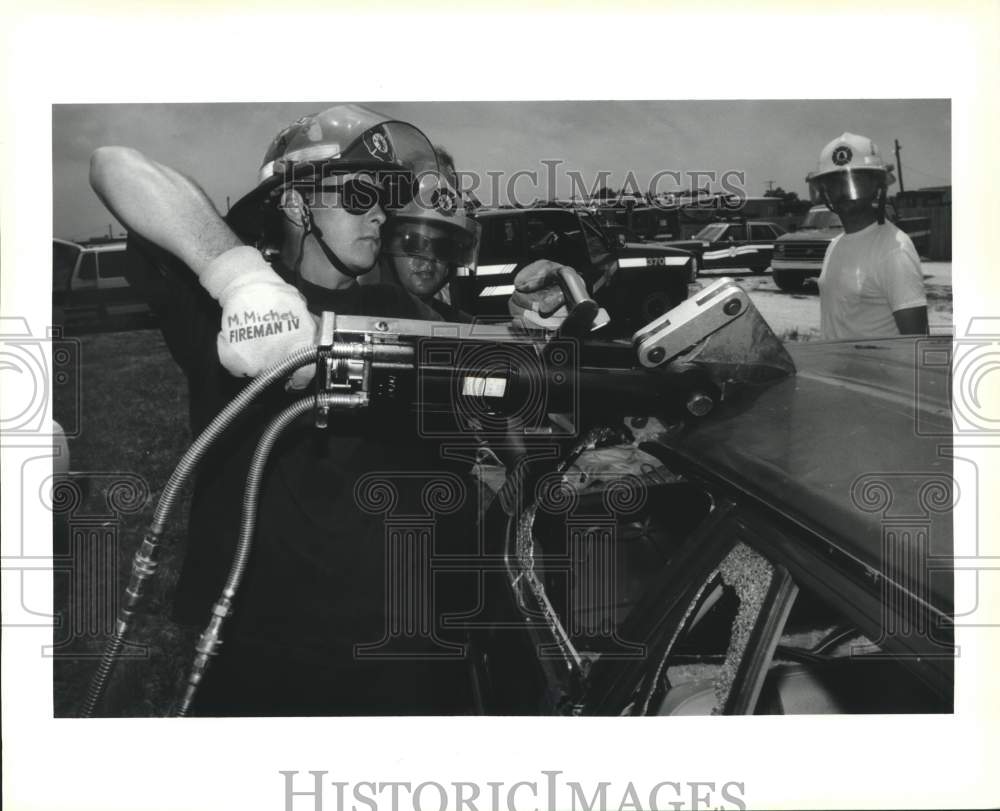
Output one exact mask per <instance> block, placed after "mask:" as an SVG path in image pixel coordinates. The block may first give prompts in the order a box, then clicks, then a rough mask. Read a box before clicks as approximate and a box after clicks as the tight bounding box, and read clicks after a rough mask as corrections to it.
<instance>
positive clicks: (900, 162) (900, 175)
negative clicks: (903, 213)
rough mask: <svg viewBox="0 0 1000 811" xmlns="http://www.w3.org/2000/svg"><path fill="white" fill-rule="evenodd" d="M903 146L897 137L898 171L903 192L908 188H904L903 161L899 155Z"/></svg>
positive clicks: (900, 187) (900, 189) (900, 188)
mask: <svg viewBox="0 0 1000 811" xmlns="http://www.w3.org/2000/svg"><path fill="white" fill-rule="evenodd" d="M902 148H903V147H901V146H900V145H899V139H898V138H897V139H896V171H897V172H899V191H900V192H901V193H902V192H904V191H906V189H905V188H903V161H902V160H901V159H900V157H899V150H900V149H902Z"/></svg>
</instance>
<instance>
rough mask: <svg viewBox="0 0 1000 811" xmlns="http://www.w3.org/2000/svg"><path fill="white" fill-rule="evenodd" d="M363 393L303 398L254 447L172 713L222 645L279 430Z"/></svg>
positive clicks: (182, 706) (188, 703)
mask: <svg viewBox="0 0 1000 811" xmlns="http://www.w3.org/2000/svg"><path fill="white" fill-rule="evenodd" d="M366 402H367V397H366V395H364V394H362V393H354V394H320V395H319V396H318V397H304V398H303V399H301V400H298V401H297V402H295V403H292V405H290V406H288V408H286V409H285V410H284V411H282V412H281V413H280V414H278V416H277V417H275V418H274V419H273V420H272V421H271V422H270V423H269V424H268V426H267V428H266V429H265V430H264V433H263V434H262V435H261V438H260V441H259V442H258V443H257V448H256V450H255V451H254V455H253V459H252V460H251V462H250V469H249V471H248V472H247V484H246V488H245V489H244V491H243V515H242V520H241V523H240V535H239V541H238V543H237V546H236V554H235V555H234V557H233V563H232V566H231V568H230V570H229V577H228V578H227V580H226V585H225V587H224V588H223V589H222V594H221V596H220V597H219V599H218V601H217V602H216V603H215V605H214V606H213V607H212V618H211V620H209V623H208V626H207V627H206V628H205V630H204V632H203V633H202V635H201V638H200V639H199V640H198V644H197V645H196V647H195V650H196V651H197V652H196V654H195V658H194V663H193V664H192V665H191V671H190V673H189V674H188V680H187V685H186V686H185V689H184V695H183V697H182V698H181V700H180V702H179V704H178V705H177V706H176V708H175V709H174V712H173V715H174V716H176V717H180V718H183V717H185V716H187V715H188V713H189V712H190V711H191V707H192V705H193V703H194V698H195V695H196V694H197V691H198V687H199V685H200V684H201V680H202V678H204V675H205V672H206V671H207V670H208V666H209V663H210V662H211V658H212V656H213V655H214V654H215V652H216V648H218V646H219V645H221V644H222V626H223V625H224V624H225V621H226V619H227V618H228V616H229V614H230V612H231V611H232V603H233V599H234V598H235V597H236V592H237V590H238V589H239V587H240V583H241V582H242V580H243V574H244V572H245V571H246V566H247V561H248V560H249V558H250V548H251V545H252V543H253V535H254V530H255V528H256V524H257V502H258V498H259V496H260V485H261V481H262V480H263V477H264V468H265V467H266V465H267V460H268V457H269V456H270V454H271V450H272V449H273V448H274V444H275V442H277V440H278V437H279V436H280V435H281V434H282V432H283V431H284V430H285V429H286V428H288V426H289V425H290V424H291V423H292V422H293V421H294V420H295V419H296V418H298V417H299V416H301V415H302V414H305V413H306V412H308V411H309V410H311V409H312V408H314V407H327V408H357V407H360V406H363V405H365V404H366Z"/></svg>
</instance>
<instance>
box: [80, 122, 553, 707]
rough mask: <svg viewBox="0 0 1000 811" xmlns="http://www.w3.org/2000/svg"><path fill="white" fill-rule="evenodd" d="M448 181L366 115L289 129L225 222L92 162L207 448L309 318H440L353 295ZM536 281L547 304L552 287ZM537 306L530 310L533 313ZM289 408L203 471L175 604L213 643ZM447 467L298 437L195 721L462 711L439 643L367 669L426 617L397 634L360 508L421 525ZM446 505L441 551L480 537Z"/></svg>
mask: <svg viewBox="0 0 1000 811" xmlns="http://www.w3.org/2000/svg"><path fill="white" fill-rule="evenodd" d="M436 173H437V163H436V156H435V153H434V149H433V147H432V146H431V145H430V143H429V142H428V140H427V139H426V137H425V136H424V135H423V133H421V132H420V131H419V130H417V129H416V128H414V127H412V126H410V125H408V124H405V123H403V122H399V121H394V120H391V119H388V118H386V117H385V116H381V115H379V114H378V113H375V112H374V111H371V110H368V109H366V108H363V107H358V106H355V105H340V106H338V107H334V108H331V109H330V110H326V111H324V112H322V113H319V114H316V115H313V116H307V117H305V118H302V119H300V120H299V121H297V122H295V123H294V124H292V125H291V126H289V127H287V128H285V129H284V130H282V131H281V132H280V133H279V134H278V136H277V137H276V138H275V139H274V141H273V142H272V144H271V146H270V147H269V149H268V150H267V153H266V155H265V159H264V162H263V164H262V166H261V170H260V178H259V183H258V185H257V186H256V187H255V188H254V189H253V190H252V191H251V192H249V193H248V194H247V195H246V196H245V197H244V198H242V199H241V200H240V201H239V202H238V203H237V204H236V205H235V206H234V207H233V209H232V211H231V212H230V215H229V217H228V218H227V219H228V222H227V221H224V220H223V219H222V218H221V217H220V216H219V214H218V213H217V212H216V210H215V208H214V206H213V205H212V203H211V201H210V200H209V198H208V197H207V195H206V194H205V193H204V192H203V191H202V190H201V189H200V188H199V187H198V186H197V184H196V183H194V182H193V181H192V180H190V179H189V178H187V177H185V176H183V175H181V174H180V173H178V172H176V171H174V170H172V169H170V168H169V167H166V166H163V165H161V164H159V163H157V162H155V161H153V160H150V159H149V158H147V157H146V156H144V155H142V154H141V153H139V152H137V151H135V150H132V149H128V148H124V147H103V148H101V149H99V150H97V151H96V152H95V154H94V156H93V158H92V161H91V183H92V185H93V187H94V189H95V191H96V192H97V193H98V195H99V196H100V197H101V199H102V200H103V201H104V202H105V204H106V205H107V206H108V208H109V209H110V210H111V211H112V213H113V214H114V215H115V216H116V217H117V218H118V219H119V220H120V221H121V222H122V223H123V224H124V225H125V227H126V228H127V229H128V231H129V234H130V251H131V253H132V254H133V256H134V257H135V258H136V259H137V260H139V261H133V262H132V263H130V268H131V270H130V273H131V278H130V281H131V282H132V283H133V284H136V285H137V286H140V287H142V288H144V289H145V290H146V292H147V295H148V296H149V298H150V300H151V304H152V306H153V308H154V310H155V311H156V313H157V314H158V316H159V319H160V324H161V328H162V330H163V334H164V338H165V340H166V343H167V345H168V347H169V349H170V351H171V354H172V355H173V357H174V359H175V360H176V361H177V362H178V364H179V365H180V366H181V368H182V369H183V370H184V372H185V374H186V377H187V380H188V386H189V397H190V421H191V428H192V433H194V434H197V433H199V432H200V431H201V430H202V429H203V428H204V427H205V426H206V425H207V424H208V422H209V421H210V420H211V419H212V418H213V417H214V416H215V415H216V414H217V413H218V412H219V410H220V409H221V408H222V407H223V406H224V405H225V404H226V403H227V402H229V400H230V399H231V398H232V397H233V396H235V395H236V394H237V393H238V391H239V390H240V388H241V387H242V386H243V385H244V384H245V379H246V377H248V376H252V375H255V374H257V373H259V372H260V371H261V370H263V369H264V368H266V367H267V366H269V365H270V364H271V363H273V362H274V361H275V360H277V359H279V358H281V357H283V356H285V355H286V354H287V353H288V352H290V351H292V350H294V349H295V348H296V347H298V346H301V345H303V344H306V343H311V342H313V341H314V339H315V322H314V318H313V316H315V315H317V314H318V313H320V312H322V311H324V310H333V311H335V312H338V313H342V314H362V315H374V316H379V315H382V316H387V317H403V318H423V319H439V318H440V317H441V316H440V315H438V314H437V313H436V312H435V311H434V310H432V309H430V308H428V307H427V306H426V305H425V304H423V303H422V302H421V301H420V300H419V299H417V298H415V297H413V296H411V295H409V294H407V293H406V292H405V291H404V290H402V289H401V288H400V287H397V286H394V285H359V284H358V279H359V278H360V277H361V276H362V275H363V274H365V273H367V272H368V271H370V270H371V269H372V268H373V267H374V266H375V264H376V260H377V257H378V255H379V252H380V249H381V247H382V243H383V234H382V226H383V225H384V224H385V222H386V217H387V210H388V211H392V210H395V209H398V208H402V207H403V206H405V205H406V204H407V203H408V202H412V201H410V200H409V195H408V192H407V190H408V189H409V190H410V191H411V192H413V191H419V186H416V185H415V184H414V182H415V181H416V180H417V178H418V177H419V176H421V175H422V174H431V175H434V174H436ZM424 233H425V234H426V231H425V232H424ZM438 247H441V246H438ZM466 247H468V246H466ZM452 258H454V256H452ZM548 264H551V263H548ZM526 270H527V269H526ZM540 279H541V277H540V276H539V277H538V278H536V279H534V280H533V281H532V287H533V289H539V288H543V287H544V286H545V285H544V282H542V281H540ZM526 296H527V299H528V306H529V307H530V306H532V305H533V303H534V302H533V301H532V294H531V293H527V294H526ZM546 303H547V302H546ZM536 308H537V307H536ZM220 325H221V327H222V328H221V329H220ZM310 376H311V370H305V371H304V373H303V374H301V375H298V376H297V377H296V378H295V379H294V380H293V381H292V383H293V385H294V386H302V385H305V383H306V382H307V380H308V378H309V377H310ZM290 397H292V394H291V393H289V392H287V391H283V390H280V389H278V390H275V391H273V392H271V393H270V394H269V395H268V396H267V397H266V398H265V399H263V400H262V401H261V402H259V403H258V404H257V405H256V407H255V410H253V411H252V412H251V413H250V414H249V415H248V416H247V417H246V418H245V419H242V420H241V421H240V422H239V423H238V424H237V425H236V426H234V427H233V428H231V429H230V430H229V431H228V432H227V434H226V435H225V437H224V439H223V441H222V442H221V443H220V444H218V445H216V446H215V447H214V449H213V450H212V451H211V452H210V453H209V454H208V455H207V456H206V457H205V459H204V461H203V462H202V464H201V466H200V468H199V476H198V480H197V483H196V486H195V491H194V495H193V499H192V505H191V512H190V517H189V523H188V540H187V549H186V554H185V558H184V564H183V568H182V571H181V575H180V580H179V582H178V586H177V596H176V600H175V610H174V614H175V617H176V618H177V619H178V620H179V621H181V622H184V623H190V624H198V625H201V624H203V623H204V621H205V619H206V618H207V617H208V612H209V609H210V606H211V604H212V602H213V601H214V599H215V598H216V597H217V595H218V591H219V589H220V587H221V584H222V582H223V580H224V577H225V574H226V572H227V571H228V568H229V565H230V562H231V557H232V553H233V550H234V548H235V546H236V539H237V532H238V528H239V518H240V511H241V499H242V491H243V485H244V482H245V476H246V471H247V469H248V466H249V462H250V458H251V456H252V453H253V450H254V447H255V446H256V443H257V441H258V439H259V437H260V434H261V431H262V429H263V426H264V425H266V423H267V422H268V421H269V420H270V418H271V417H273V416H274V415H275V414H276V413H277V412H278V411H279V410H280V409H281V408H282V407H284V406H285V405H286V404H287V403H288V402H289V398H290ZM444 465H445V463H443V462H442V460H441V458H440V453H439V451H438V448H437V447H436V446H429V445H427V444H426V443H423V442H421V441H420V440H419V438H417V437H416V436H415V432H414V431H413V429H412V426H406V425H402V424H399V425H389V426H387V425H384V424H377V423H376V421H375V420H374V418H372V417H371V415H369V414H367V413H359V414H352V415H351V416H350V417H346V416H343V415H338V417H337V419H336V420H334V421H333V422H332V424H331V429H330V430H329V431H328V432H327V433H324V434H317V432H316V431H315V430H314V429H312V428H311V427H310V426H309V425H308V424H296V425H294V426H293V427H292V428H291V429H290V430H289V431H288V432H287V433H286V434H285V435H284V436H283V438H282V441H281V443H280V445H279V447H278V448H277V449H276V450H275V453H274V455H273V457H272V459H271V462H270V464H269V467H268V469H267V472H266V475H265V479H264V482H263V486H262V490H261V494H260V501H259V507H258V513H257V521H258V522H257V527H256V531H255V541H254V551H253V554H252V555H251V556H250V560H249V566H248V569H247V571H246V575H245V578H244V581H243V586H242V588H241V590H240V594H239V595H238V597H237V602H236V605H235V612H234V615H233V617H232V618H231V619H230V620H229V623H228V624H227V627H226V634H225V642H224V644H223V646H222V653H221V655H220V656H219V657H218V659H217V660H216V661H215V663H214V664H213V665H212V667H211V668H210V669H209V671H208V674H207V676H206V678H205V680H204V683H203V685H202V688H201V691H200V693H199V697H198V702H197V704H196V706H195V711H196V712H198V713H200V714H203V715H204V714H208V715H353V714H366V715H377V714H414V713H418V714H451V713H458V712H464V711H467V710H468V709H469V708H470V706H471V699H470V697H469V693H468V687H467V684H466V682H465V670H464V665H463V663H462V662H461V661H460V660H456V659H454V658H450V659H449V658H443V657H441V656H439V655H438V654H440V653H441V646H440V644H439V642H440V640H438V639H428V638H426V637H424V638H421V637H419V635H418V636H417V637H414V638H412V639H409V640H408V641H407V644H409V645H410V649H409V650H408V651H407V652H406V653H405V655H400V652H399V651H396V652H395V653H392V652H391V651H389V657H388V658H385V657H382V658H365V657H363V656H359V655H358V651H359V650H361V649H367V650H371V648H372V646H373V645H374V647H375V648H377V647H378V645H379V641H380V640H382V639H384V638H385V637H386V635H387V629H388V628H396V629H398V628H400V627H406V626H407V624H408V622H409V621H411V620H413V617H406V616H399V614H398V612H399V611H401V610H405V609H406V608H407V605H406V604H405V600H401V599H398V597H399V596H400V595H394V594H390V593H389V592H388V589H389V584H388V582H387V581H388V580H390V578H388V577H387V568H386V567H387V552H386V549H387V525H386V522H385V516H382V515H375V514H372V513H370V512H366V511H365V510H362V509H359V506H358V502H357V500H356V498H355V493H354V486H355V483H356V482H358V481H360V480H362V479H366V480H371V476H372V475H373V474H374V475H375V476H376V477H380V476H381V477H383V480H384V484H385V485H386V487H387V488H388V489H389V490H391V491H393V493H394V495H395V498H396V501H395V502H393V503H394V505H395V507H396V509H397V511H398V512H400V513H404V514H405V513H407V511H408V510H409V511H410V512H411V513H413V514H418V513H420V512H421V511H422V510H423V508H424V506H425V505H423V503H422V502H421V499H420V498H419V494H418V492H417V490H416V489H415V488H414V487H413V486H412V485H411V484H408V483H407V482H412V481H414V480H415V479H414V477H415V476H419V475H424V474H426V473H428V472H431V473H434V472H436V471H439V470H444V469H445V467H444ZM463 472H464V471H463ZM447 506H448V511H449V516H448V517H447V518H445V519H442V521H441V522H439V524H438V527H437V532H438V535H439V536H443V537H447V538H455V539H459V540H460V539H461V538H462V537H465V535H467V530H468V527H469V526H470V525H471V523H472V521H473V517H474V516H473V515H472V514H471V512H470V506H472V505H469V504H465V503H463V504H458V505H447ZM446 522H450V523H446ZM463 533H464V534H463ZM414 574H415V575H416V573H414ZM396 585H398V584H396ZM411 585H412V584H411ZM409 607H410V608H412V606H409ZM428 649H433V650H428ZM424 653H427V654H428V655H424ZM432 654H433V655H432Z"/></svg>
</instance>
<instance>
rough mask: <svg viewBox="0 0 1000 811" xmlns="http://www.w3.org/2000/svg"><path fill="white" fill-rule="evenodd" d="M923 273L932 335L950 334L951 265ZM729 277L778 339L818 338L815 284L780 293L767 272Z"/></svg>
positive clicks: (710, 277)
mask: <svg viewBox="0 0 1000 811" xmlns="http://www.w3.org/2000/svg"><path fill="white" fill-rule="evenodd" d="M923 269H924V284H925V285H926V287H927V304H928V306H929V308H930V311H929V313H928V316H929V321H930V329H931V334H950V333H951V332H952V331H953V327H952V309H951V262H924V263H923ZM725 275H727V274H725V273H722V272H718V273H712V274H705V275H702V276H700V277H699V278H698V281H697V282H696V283H695V284H693V285H691V291H692V292H694V291H695V290H700V289H701V288H702V287H704V286H706V285H708V284H711V283H712V281H714V280H715V279H718V278H722V277H723V276H725ZM732 277H733V278H734V279H736V282H737V284H739V285H740V287H742V288H744V289H745V290H747V291H748V292H749V293H750V300H751V301H753V303H754V305H755V306H756V307H757V309H758V310H760V314H761V315H762V316H763V317H764V320H765V321H767V323H768V325H769V326H770V327H771V329H772V330H774V332H775V333H776V334H777V335H778V336H779V337H781V338H782V339H784V340H810V339H817V338H819V289H818V288H817V287H816V285H815V283H812V284H808V285H807V286H806V288H805V289H804V290H802V291H801V292H799V293H783V292H782V291H781V290H779V289H778V288H777V287H776V286H775V284H774V281H773V280H772V279H771V273H770V271H768V272H767V273H766V274H765V275H763V276H740V275H738V274H736V273H734V274H732Z"/></svg>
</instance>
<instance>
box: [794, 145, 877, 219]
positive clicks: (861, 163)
mask: <svg viewBox="0 0 1000 811" xmlns="http://www.w3.org/2000/svg"><path fill="white" fill-rule="evenodd" d="M890 169H891V167H889V166H887V165H886V163H885V161H884V160H882V155H881V153H880V152H879V149H878V145H877V144H876V143H875V142H874V141H873V140H872V139H871V138H866V137H865V136H863V135H855V134H853V133H850V132H845V133H844V134H843V135H841V136H840V137H839V138H834V139H833V140H832V141H830V143H828V144H827V145H826V146H825V147H823V151H822V152H820V153H819V163H818V165H817V167H816V171H815V172H810V173H809V175H807V176H806V181H807V182H808V183H809V194H810V197H811V198H812V201H813V203H826V205H827V206H830V207H832V206H833V205H835V204H836V203H838V202H841V201H843V200H873V201H874V200H875V199H876V198H878V197H884V190H885V189H886V188H887V187H888V186H889V185H891V184H892V182H893V181H894V178H893V177H892V173H891V171H890Z"/></svg>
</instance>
